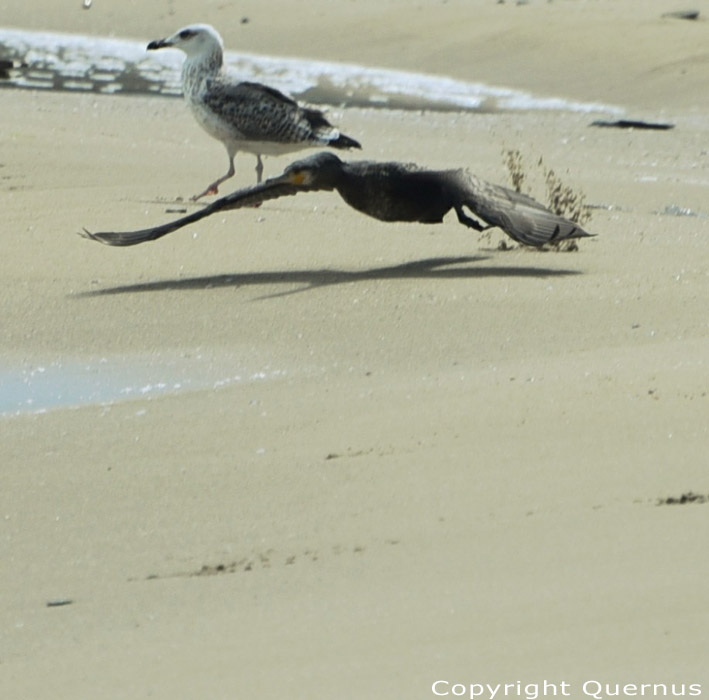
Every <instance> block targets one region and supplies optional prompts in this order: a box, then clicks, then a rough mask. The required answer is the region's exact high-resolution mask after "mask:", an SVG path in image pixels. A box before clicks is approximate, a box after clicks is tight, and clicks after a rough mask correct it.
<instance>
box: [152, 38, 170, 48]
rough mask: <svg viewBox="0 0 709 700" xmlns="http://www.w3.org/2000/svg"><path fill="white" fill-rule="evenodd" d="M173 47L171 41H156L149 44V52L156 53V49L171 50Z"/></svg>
mask: <svg viewBox="0 0 709 700" xmlns="http://www.w3.org/2000/svg"><path fill="white" fill-rule="evenodd" d="M171 46H172V42H171V41H170V40H169V39H155V41H151V42H150V43H149V44H148V51H155V50H156V49H169V48H170V47H171Z"/></svg>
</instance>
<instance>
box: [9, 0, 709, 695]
mask: <svg viewBox="0 0 709 700" xmlns="http://www.w3.org/2000/svg"><path fill="white" fill-rule="evenodd" d="M31 4H32V8H33V9H32V10H31V11H30V10H28V9H27V7H22V8H20V7H17V6H16V5H19V4H18V3H15V4H13V5H15V6H10V4H9V3H0V9H1V10H2V22H1V23H2V25H3V26H4V27H12V28H20V29H34V30H46V31H60V32H72V33H77V34H87V35H96V36H116V37H126V38H133V39H140V40H145V41H146V42H147V41H148V40H150V39H155V38H158V37H162V36H166V35H169V34H171V33H172V32H174V31H175V30H176V29H177V28H179V27H180V26H183V25H185V24H188V23H191V22H197V21H198V22H208V23H211V24H213V25H214V26H215V27H216V28H217V29H218V30H219V31H220V33H221V34H222V36H223V38H224V41H225V44H226V46H227V47H228V48H230V49H233V50H243V51H249V52H254V53H262V54H264V55H273V56H292V57H299V58H304V59H310V58H312V59H318V60H327V61H346V62H350V63H360V64H364V65H367V66H379V67H386V68H393V69H402V70H411V71H420V72H426V73H431V74H438V75H441V76H448V77H453V78H458V79H461V80H468V81H479V82H483V83H487V84H490V85H495V86H504V87H510V88H515V89H519V90H525V91H528V92H530V93H532V94H535V95H540V96H548V97H560V98H565V99H568V100H578V101H583V102H594V103H602V104H607V105H612V106H616V107H618V108H619V109H622V110H623V112H622V115H623V117H625V118H628V119H641V120H648V121H662V122H668V123H672V124H674V128H673V129H670V130H666V131H654V130H637V129H635V130H627V129H608V128H597V127H592V126H590V123H591V122H592V121H593V120H594V119H595V118H597V117H598V116H599V115H595V114H589V113H582V112H573V111H565V110H558V111H540V110H537V111H517V112H513V111H507V112H500V113H483V112H419V111H395V110H386V109H348V108H342V107H339V106H335V107H333V108H332V110H331V116H332V118H333V120H334V121H336V122H337V123H338V125H339V126H340V127H341V128H342V130H343V131H344V132H345V133H347V134H350V135H352V136H353V137H355V138H357V139H358V140H360V141H361V142H362V144H363V146H364V148H363V151H362V153H361V154H359V153H357V154H354V155H352V156H351V157H353V158H359V157H362V158H371V159H377V160H384V159H385V160H403V161H414V162H417V163H420V164H422V165H428V166H431V167H436V168H444V167H446V168H449V167H461V166H465V167H469V168H470V169H471V170H472V171H473V172H475V173H476V174H477V175H479V176H480V177H482V178H485V179H486V180H489V181H491V182H496V183H499V184H504V185H507V186H509V184H510V183H509V174H508V172H507V170H506V168H505V165H504V163H503V155H502V154H503V151H505V150H507V149H513V150H519V151H520V153H521V154H522V157H523V159H524V163H525V168H526V172H527V176H528V179H527V182H528V184H529V187H530V189H531V191H532V194H533V195H534V196H535V197H537V198H538V199H540V200H543V199H544V197H545V190H544V182H543V171H542V166H539V165H538V161H539V159H540V158H542V159H543V165H544V166H546V167H550V168H553V169H554V171H555V172H556V173H557V174H558V175H559V176H560V177H562V179H563V180H564V182H566V183H568V184H569V185H570V186H572V187H573V188H575V189H578V190H579V191H583V192H584V193H585V195H586V199H587V202H588V203H589V204H591V205H592V206H593V210H592V211H593V217H592V219H591V221H590V222H589V223H588V224H587V225H586V228H587V229H588V230H589V231H591V232H593V233H594V234H597V235H596V237H595V238H593V239H588V240H582V241H580V243H579V249H578V251H576V252H568V253H562V252H553V251H537V250H528V249H521V248H519V247H517V246H514V247H513V248H512V249H510V250H502V249H500V247H499V244H500V242H501V241H505V242H507V243H512V242H511V241H510V240H509V239H508V238H506V236H505V235H504V234H502V233H501V232H499V231H498V230H495V231H492V232H484V233H475V232H471V231H470V230H468V229H466V228H464V227H462V226H460V225H459V223H458V222H457V221H456V218H455V216H454V215H449V217H448V218H446V220H445V222H444V223H443V224H440V225H437V226H424V225H418V224H403V223H399V224H385V223H381V222H378V221H375V220H373V219H368V218H366V217H364V216H362V215H360V214H358V213H356V212H355V211H353V210H352V209H350V208H348V207H347V206H346V205H345V204H344V203H343V202H342V201H341V200H340V199H339V197H337V196H336V195H334V194H332V193H317V194H303V195H299V196H297V197H294V198H288V199H282V200H276V201H273V202H268V203H266V204H264V205H263V206H262V207H260V208H258V209H244V210H241V211H237V212H226V213H224V214H220V215H215V216H213V217H210V218H208V219H205V220H203V221H202V222H200V223H199V224H197V225H195V226H193V227H190V228H186V229H184V230H182V231H179V232H176V233H174V234H171V235H170V236H168V237H166V238H164V239H162V240H160V241H157V242H155V243H148V244H145V245H139V246H136V247H134V248H126V249H120V248H109V247H106V246H101V245H98V244H95V243H93V242H91V241H87V240H85V239H83V238H81V237H80V236H78V235H77V233H78V232H79V231H80V230H81V229H82V228H83V227H86V228H88V229H90V230H106V229H115V230H122V229H134V228H143V227H146V226H151V225H157V224H159V223H163V222H165V221H168V220H169V219H171V218H174V217H175V216H179V214H175V213H171V212H169V211H166V210H169V209H174V208H175V207H177V208H180V207H183V208H188V209H189V208H190V207H192V206H193V205H191V204H189V203H185V202H183V201H181V199H180V198H185V199H186V198H187V197H188V196H189V195H191V194H193V193H194V192H196V191H198V190H200V189H201V188H202V187H204V185H206V184H207V182H209V181H211V180H212V179H214V177H216V176H217V175H218V174H220V173H221V172H222V171H223V169H224V168H225V167H226V158H225V155H224V152H223V147H222V146H221V144H219V143H218V142H216V141H214V140H212V139H210V138H209V137H208V136H207V135H206V134H204V132H202V131H201V129H200V128H199V127H198V126H197V124H196V123H195V122H194V120H193V118H192V116H191V115H190V114H189V112H188V111H187V108H186V107H185V105H184V104H183V102H182V101H180V100H175V99H167V98H164V97H157V96H109V95H97V94H92V93H72V92H54V91H32V90H18V89H9V88H8V89H3V90H0V99H1V100H2V108H0V134H2V136H0V143H1V144H2V148H1V150H0V202H2V210H3V214H4V216H3V222H2V224H1V225H0V235H1V236H2V247H3V255H2V256H0V285H2V293H1V294H0V318H2V334H1V335H0V342H1V344H2V345H1V348H2V358H3V359H2V363H3V366H2V367H0V378H7V377H12V376H16V375H17V374H18V372H20V371H24V372H25V373H26V372H28V371H30V370H31V371H32V372H35V373H44V372H48V373H51V372H52V371H54V370H53V369H52V368H60V369H61V368H65V369H66V368H69V370H71V371H75V372H76V373H77V374H76V376H77V377H82V376H84V375H85V368H86V367H90V368H94V369H95V371H96V373H98V374H100V370H101V368H102V367H105V368H107V371H117V370H115V368H116V367H120V368H122V369H121V371H122V372H124V374H125V376H126V377H128V379H126V381H129V382H134V384H135V386H136V387H138V388H137V389H136V390H135V391H134V392H133V393H132V394H130V395H129V396H127V397H125V396H124V397H123V398H124V399H125V400H114V401H110V402H109V403H106V402H101V401H96V402H93V403H91V402H89V403H87V404H86V405H82V406H78V407H76V406H63V407H62V406H60V407H56V408H51V410H46V411H42V412H41V413H34V412H31V411H21V412H18V413H17V414H8V415H4V416H0V431H1V432H2V440H0V464H1V465H2V477H3V486H2V488H1V489H0V516H1V517H2V521H1V522H2V530H1V531H2V541H3V549H2V552H3V557H2V558H3V562H4V565H3V566H2V567H1V568H0V590H2V591H3V603H4V604H3V605H2V608H1V611H0V626H1V629H2V630H3V631H2V633H1V635H0V697H2V698H8V699H13V700H14V699H24V698H27V699H38V698H52V699H53V700H63V699H70V698H71V699H72V700H74V699H76V698H144V697H145V698H147V697H150V698H161V699H162V698H265V699H271V698H274V699H275V698H297V699H299V698H303V699H309V700H312V699H320V698H323V699H324V698H338V699H342V700H350V699H351V700H355V699H362V698H372V699H377V700H379V699H382V700H384V699H389V698H412V699H413V698H416V699H418V698H421V699H423V698H436V697H439V696H440V697H444V696H445V694H446V693H447V694H448V697H454V696H462V697H469V696H470V686H471V684H482V685H483V689H482V690H481V692H480V694H478V695H477V696H478V697H482V698H486V699H489V698H490V691H489V689H485V688H484V684H491V685H492V686H495V685H496V684H505V683H508V684H515V683H520V684H521V685H519V686H516V687H510V688H509V689H508V691H507V697H517V698H519V697H530V696H531V695H532V694H533V691H532V689H531V685H530V684H532V685H533V684H537V683H542V682H543V681H544V680H546V681H548V682H550V683H555V684H557V686H559V687H560V684H561V683H562V682H564V683H567V684H568V689H569V692H568V695H569V696H571V697H579V698H583V697H589V696H591V695H592V694H589V692H588V691H590V690H595V687H594V686H592V685H591V686H584V683H587V682H591V681H597V682H599V683H600V684H603V687H604V688H605V684H610V691H611V692H606V690H605V689H604V690H601V691H598V694H599V697H602V698H606V697H611V696H612V695H613V692H612V691H613V690H614V689H615V685H616V684H619V685H620V686H621V688H622V686H624V685H626V684H635V685H637V686H638V688H639V687H640V686H641V685H642V684H666V685H667V687H668V688H670V687H671V684H675V688H676V689H677V690H679V688H680V686H682V685H684V688H685V693H684V694H685V695H690V692H689V690H690V685H691V684H694V685H697V686H700V687H701V694H702V695H707V694H709V671H708V670H707V661H706V659H707V622H708V618H707V578H708V576H709V565H708V564H707V557H706V539H707V538H706V533H707V517H708V515H709V502H706V503H705V502H702V501H706V500H707V499H709V470H708V469H707V466H708V462H709V457H708V456H707V455H708V454H709V311H708V310H707V308H708V306H707V300H708V299H709V220H708V219H707V215H708V214H709V205H708V204H707V196H706V193H707V187H708V186H709V146H708V145H707V144H709V118H708V117H707V114H708V110H709V92H708V91H707V90H706V85H707V84H708V82H709V62H708V61H707V48H706V46H707V39H708V38H709V24H708V23H707V21H706V20H707V17H706V16H704V14H703V15H702V16H701V17H700V19H699V20H698V21H685V20H678V19H671V18H666V17H662V15H663V13H666V12H669V11H674V10H683V9H688V6H687V5H685V4H684V3H681V2H674V1H673V0H644V1H643V2H642V3H639V2H632V1H628V2H622V1H618V0H555V1H554V2H546V1H542V0H531V1H530V2H529V3H528V4H524V5H517V4H515V3H514V2H511V1H510V0H508V1H507V2H505V3H501V4H498V3H497V2H495V0H448V1H447V2H445V1H444V2H432V1H425V2H421V3H418V4H417V5H415V6H414V5H412V4H411V3H410V2H404V0H379V2H373V1H372V0H357V1H352V2H342V3H334V2H327V1H326V0H312V1H309V2H308V3H300V2H293V1H292V0H291V1H289V2H285V1H283V0H276V1H273V2H269V3H259V2H256V1H255V0H245V1H244V2H239V3H236V2H220V3H211V2H210V3H198V2H195V0H189V1H188V0H184V1H175V0H173V1H170V0H159V1H158V2H153V3H150V4H149V7H148V8H145V7H143V5H144V3H140V2H137V0H132V1H130V2H121V3H118V2H114V1H109V0H94V2H93V5H92V7H91V9H90V10H82V9H81V2H80V0H77V1H76V2H73V3H57V2H50V1H49V0H34V1H33V2H32V3H31ZM696 4H697V5H699V3H696ZM601 116H602V115H601ZM292 159H293V158H289V157H288V156H285V157H282V158H268V159H266V161H265V168H266V170H265V172H266V175H267V176H270V175H274V174H276V173H279V172H280V171H281V170H282V169H283V167H285V165H286V164H287V163H288V162H289V161H290V160H292ZM253 165H254V163H253V157H251V156H248V155H245V154H241V155H239V156H237V161H236V166H237V175H236V177H235V178H234V179H233V181H231V182H230V183H226V184H225V185H224V187H223V189H222V193H227V192H229V191H231V190H232V189H236V188H237V187H243V186H246V185H248V184H251V183H252V181H253V177H254V176H253ZM146 367H147V370H146ZM82 368H83V369H82ZM153 369H154V371H155V372H157V373H158V374H159V376H160V377H162V378H163V379H161V381H164V382H165V383H167V384H169V385H170V386H173V385H174V386H175V388H176V390H168V391H165V392H162V391H156V392H152V391H147V390H146V391H143V392H142V393H141V387H143V389H144V388H145V387H144V384H145V382H149V381H152V380H151V379H150V377H151V376H152V374H151V372H152V371H153ZM71 371H69V374H68V375H67V376H68V380H69V382H70V383H71V381H72V376H71ZM92 371H94V370H93V369H92ZM82 372H83V373H84V374H82ZM141 372H142V373H143V374H140V373H141ZM13 373H14V375H13ZM139 374H140V377H141V379H140V381H138V380H137V379H135V380H134V379H132V378H131V377H133V376H134V375H135V376H138V375H139ZM25 376H26V375H25ZM121 376H123V375H121ZM143 377H148V379H143ZM196 377H200V380H199V381H197V379H195V378H196ZM65 379H66V377H65ZM4 380H5V381H6V382H9V380H8V379H4ZM192 380H194V382H195V384H194V386H192V387H191V388H190V384H189V382H190V381H192ZM76 381H78V380H76ZM178 384H179V385H182V384H184V385H185V386H186V387H187V388H186V389H184V390H177V385H178ZM8 386H9V383H6V387H5V389H4V391H7V390H8V389H7V387H8ZM688 493H693V494H695V495H698V496H701V497H702V498H697V499H696V500H695V499H692V498H690V499H685V500H686V501H687V500H688V501H689V502H686V503H673V502H670V503H663V501H667V499H670V501H672V499H679V498H680V497H681V496H682V495H683V494H688ZM436 682H439V685H437V686H434V683H436ZM456 684H459V685H456ZM526 685H530V688H529V689H528V690H527V691H525V686H526ZM461 688H462V689H463V692H460V693H459V692H457V691H458V690H459V689H461ZM515 688H516V689H515ZM436 690H437V693H436ZM551 694H552V693H551V691H549V693H548V695H551ZM558 694H561V693H557V695H558ZM565 694H566V693H565ZM641 694H642V695H645V696H646V697H647V696H653V697H659V696H662V692H661V687H660V688H658V689H654V690H653V689H647V690H645V691H643V693H640V691H639V690H638V691H637V692H635V693H634V692H632V690H631V691H627V690H626V691H622V690H621V692H620V696H621V697H625V696H636V695H637V696H639V695H641ZM667 694H668V695H670V696H671V692H669V691H668V693H667ZM678 694H679V693H676V695H678ZM692 694H693V695H697V693H692ZM615 695H618V693H616V694H615ZM501 696H502V692H501V691H500V692H499V693H498V694H497V696H496V697H498V698H499V697H501ZM540 697H541V694H540ZM534 700H535V699H534Z"/></svg>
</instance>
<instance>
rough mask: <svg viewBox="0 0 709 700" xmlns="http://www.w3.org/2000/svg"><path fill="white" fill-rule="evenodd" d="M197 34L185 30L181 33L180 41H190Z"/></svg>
mask: <svg viewBox="0 0 709 700" xmlns="http://www.w3.org/2000/svg"><path fill="white" fill-rule="evenodd" d="M195 34H196V32H193V31H192V30H191V29H183V30H182V31H181V32H180V39H189V38H191V37H193V36H194V35H195Z"/></svg>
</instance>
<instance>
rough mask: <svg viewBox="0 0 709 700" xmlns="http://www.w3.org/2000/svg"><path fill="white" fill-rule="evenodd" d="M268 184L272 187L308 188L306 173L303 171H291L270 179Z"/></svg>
mask: <svg viewBox="0 0 709 700" xmlns="http://www.w3.org/2000/svg"><path fill="white" fill-rule="evenodd" d="M268 183H269V184H271V185H294V186H295V187H307V184H306V182H305V173H304V172H303V171H302V170H291V171H289V172H287V173H283V174H282V175H276V177H270V178H269V179H268Z"/></svg>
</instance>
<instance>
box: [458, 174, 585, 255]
mask: <svg viewBox="0 0 709 700" xmlns="http://www.w3.org/2000/svg"><path fill="white" fill-rule="evenodd" d="M447 175H448V176H449V181H450V183H451V186H452V187H453V189H454V190H456V198H457V199H458V200H459V205H465V206H467V207H468V208H469V209H470V210H471V211H472V212H473V213H474V214H475V215H476V216H478V217H479V218H481V219H482V220H483V221H485V222H486V223H488V224H490V225H491V226H498V227H499V228H501V229H502V230H503V231H504V232H505V233H506V234H507V235H508V236H509V237H510V238H513V239H514V240H515V241H517V242H518V243H523V244H524V245H531V246H537V247H538V246H542V245H544V244H545V243H558V242H559V241H563V240H564V239H567V238H585V237H588V236H592V235H593V234H590V233H587V232H586V231H584V230H583V229H582V228H581V226H579V224H577V223H574V222H573V221H569V219H565V218H564V217H562V216H559V215H558V214H554V212H552V211H550V210H549V209H547V208H546V207H545V206H544V205H542V204H540V203H539V202H537V201H536V200H535V199H532V198H531V197H528V196H527V195H524V194H521V193H520V192H515V191H514V190H510V189H507V188H506V187H501V186H499V185H493V184H491V183H489V182H485V181H484V180H481V179H480V178H478V177H475V175H472V174H471V173H469V172H468V171H467V170H456V171H453V172H451V173H447Z"/></svg>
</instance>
